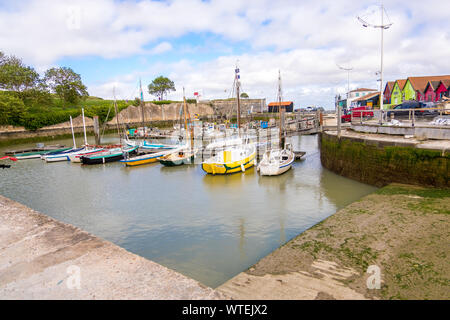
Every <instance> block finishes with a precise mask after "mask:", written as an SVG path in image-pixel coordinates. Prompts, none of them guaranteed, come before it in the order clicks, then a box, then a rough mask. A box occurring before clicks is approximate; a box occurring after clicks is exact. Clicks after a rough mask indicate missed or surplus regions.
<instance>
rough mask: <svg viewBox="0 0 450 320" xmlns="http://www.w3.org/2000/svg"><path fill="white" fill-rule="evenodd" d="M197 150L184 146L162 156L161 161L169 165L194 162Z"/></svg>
mask: <svg viewBox="0 0 450 320" xmlns="http://www.w3.org/2000/svg"><path fill="white" fill-rule="evenodd" d="M195 153H196V152H195V151H190V150H189V148H183V149H181V150H179V151H177V152H171V153H170V154H168V155H166V156H163V157H160V158H159V163H161V164H162V165H164V166H167V167H174V166H181V165H182V164H192V163H194V157H195Z"/></svg>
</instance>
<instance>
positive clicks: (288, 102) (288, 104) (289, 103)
mask: <svg viewBox="0 0 450 320" xmlns="http://www.w3.org/2000/svg"><path fill="white" fill-rule="evenodd" d="M293 103H294V102H292V101H281V105H282V106H290V105H291V104H293ZM279 105H280V102H271V103H269V105H268V106H269V107H277V106H279Z"/></svg>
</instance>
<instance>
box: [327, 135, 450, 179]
mask: <svg viewBox="0 0 450 320" xmlns="http://www.w3.org/2000/svg"><path fill="white" fill-rule="evenodd" d="M366 136H368V135H366ZM320 158H321V162H322V165H323V166H324V167H325V168H327V169H329V170H331V171H333V172H335V173H337V174H340V175H342V176H345V177H348V178H351V179H354V180H358V181H361V182H364V183H368V184H371V185H375V186H378V187H382V186H385V185H387V184H389V183H392V182H397V183H406V184H418V185H426V186H434V187H444V188H448V187H450V182H449V181H450V153H449V152H448V151H442V150H428V149H422V148H417V147H416V146H415V145H414V144H412V143H407V142H404V143H398V142H390V141H383V140H379V141H376V140H370V141H369V140H364V138H357V137H350V136H349V137H344V136H342V137H341V138H338V137H337V136H336V135H331V134H327V133H323V134H321V138H320Z"/></svg>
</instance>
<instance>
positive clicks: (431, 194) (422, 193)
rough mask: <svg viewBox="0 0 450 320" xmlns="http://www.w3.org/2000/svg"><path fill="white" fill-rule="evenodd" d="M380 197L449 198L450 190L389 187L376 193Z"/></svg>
mask: <svg viewBox="0 0 450 320" xmlns="http://www.w3.org/2000/svg"><path fill="white" fill-rule="evenodd" d="M376 193H377V194H380V195H398V194H404V195H415V196H419V197H422V198H448V197H450V189H437V188H436V189H422V188H405V187H402V186H396V185H389V186H386V187H383V188H381V189H379V190H377V191H376Z"/></svg>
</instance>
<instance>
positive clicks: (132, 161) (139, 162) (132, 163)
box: [120, 149, 178, 166]
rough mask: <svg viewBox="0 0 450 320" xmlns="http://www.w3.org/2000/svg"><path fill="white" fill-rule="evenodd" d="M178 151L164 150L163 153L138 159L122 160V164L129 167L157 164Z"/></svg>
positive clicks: (148, 154)
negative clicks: (161, 158) (162, 158)
mask: <svg viewBox="0 0 450 320" xmlns="http://www.w3.org/2000/svg"><path fill="white" fill-rule="evenodd" d="M176 150H178V149H176ZM176 150H164V151H161V152H153V153H147V154H143V155H140V156H136V157H131V158H125V159H123V160H120V162H123V163H125V165H127V166H140V165H143V164H148V163H153V162H157V161H158V159H159V158H160V157H164V156H166V155H168V154H169V153H172V152H175V151H176Z"/></svg>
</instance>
